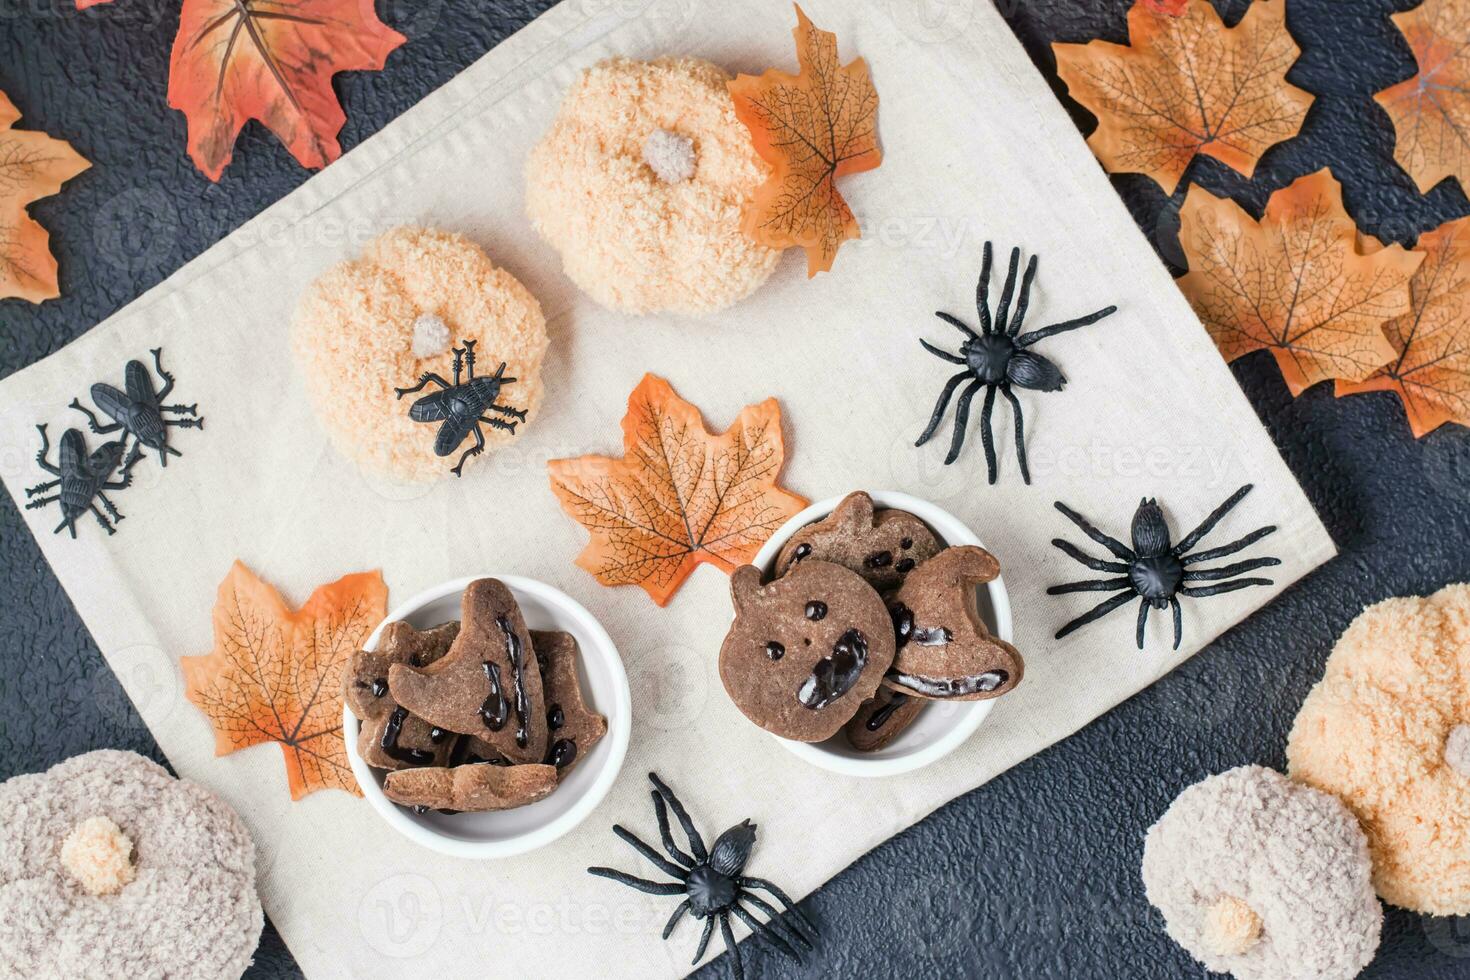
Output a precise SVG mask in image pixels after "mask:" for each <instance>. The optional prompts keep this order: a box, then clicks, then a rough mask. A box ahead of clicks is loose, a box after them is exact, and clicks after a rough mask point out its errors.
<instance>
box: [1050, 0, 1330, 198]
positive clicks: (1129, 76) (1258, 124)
mask: <svg viewBox="0 0 1470 980" xmlns="http://www.w3.org/2000/svg"><path fill="white" fill-rule="evenodd" d="M1172 8H1173V9H1164V10H1160V9H1156V5H1155V4H1150V3H1148V2H1146V0H1137V2H1135V3H1134V5H1133V7H1132V9H1131V10H1129V11H1128V38H1129V42H1130V43H1129V44H1127V45H1124V44H1112V43H1110V42H1107V41H1091V42H1089V43H1087V44H1053V45H1052V51H1053V52H1055V53H1056V58H1057V74H1058V75H1060V76H1061V78H1062V81H1064V82H1066V83H1067V90H1068V91H1069V92H1070V93H1071V95H1072V98H1074V99H1076V100H1077V101H1078V102H1080V103H1082V104H1083V105H1084V106H1086V107H1087V108H1088V109H1090V110H1091V111H1092V112H1093V114H1094V115H1096V116H1097V129H1096V130H1095V131H1094V132H1093V134H1092V135H1091V136H1089V137H1088V139H1087V145H1088V146H1090V147H1092V152H1093V153H1094V154H1096V155H1097V158H1098V159H1099V160H1101V161H1102V164H1103V166H1104V167H1105V168H1107V170H1108V171H1110V172H1113V173H1116V172H1119V171H1128V172H1134V173H1142V174H1147V175H1148V176H1149V177H1152V178H1153V179H1154V180H1156V181H1158V182H1159V183H1160V184H1161V185H1163V188H1164V192H1165V193H1167V194H1173V193H1174V189H1175V188H1176V187H1178V186H1179V180H1180V178H1182V177H1183V176H1184V170H1185V168H1186V167H1188V166H1189V161H1190V160H1192V159H1194V157H1195V155H1196V154H1204V155H1205V156H1211V157H1214V158H1215V159H1216V160H1219V161H1220V162H1221V163H1223V164H1225V165H1226V166H1227V167H1233V168H1234V169H1236V170H1238V171H1240V172H1241V173H1243V174H1245V175H1246V176H1247V177H1249V176H1250V175H1251V174H1252V173H1253V172H1254V171H1255V169H1256V164H1257V163H1258V162H1259V161H1260V159H1261V154H1263V153H1265V152H1266V150H1267V149H1268V148H1269V147H1271V146H1272V145H1273V144H1276V143H1279V142H1281V141H1282V140H1284V139H1289V138H1290V137H1292V136H1295V135H1296V133H1297V131H1298V130H1300V129H1301V125H1302V119H1303V118H1305V116H1306V114H1307V107H1308V106H1309V105H1311V104H1312V96H1311V94H1309V93H1307V92H1304V91H1302V90H1301V89H1299V88H1297V87H1296V86H1294V85H1289V84H1287V82H1286V72H1287V70H1288V69H1289V68H1291V66H1292V63H1293V62H1295V61H1296V59H1297V56H1298V55H1300V54H1301V49H1300V48H1298V47H1297V46H1296V42H1295V41H1293V40H1292V39H1291V35H1290V34H1288V33H1287V32H1286V11H1285V4H1284V3H1282V2H1268V0H1258V2H1256V3H1252V4H1251V5H1250V7H1249V8H1247V10H1246V12H1245V16H1243V17H1241V19H1240V22H1239V23H1238V24H1236V25H1235V26H1234V27H1230V28H1227V27H1226V26H1225V22H1224V21H1222V20H1221V19H1220V15H1219V14H1217V13H1216V12H1215V8H1214V7H1213V6H1211V4H1210V2H1209V0H1188V2H1187V3H1176V4H1173V5H1172Z"/></svg>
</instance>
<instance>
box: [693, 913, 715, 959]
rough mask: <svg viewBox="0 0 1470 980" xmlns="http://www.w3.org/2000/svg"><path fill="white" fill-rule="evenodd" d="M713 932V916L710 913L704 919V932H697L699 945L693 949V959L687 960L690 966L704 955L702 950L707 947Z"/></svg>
mask: <svg viewBox="0 0 1470 980" xmlns="http://www.w3.org/2000/svg"><path fill="white" fill-rule="evenodd" d="M714 932H715V917H714V916H712V915H711V916H708V917H706V918H705V920H704V932H701V933H700V934H699V946H698V947H696V948H695V950H694V959H692V960H690V961H689V965H690V966H693V965H694V964H695V963H698V962H699V961H700V960H701V959H702V958H703V957H704V951H705V950H706V949H708V948H709V937H710V936H712V935H714Z"/></svg>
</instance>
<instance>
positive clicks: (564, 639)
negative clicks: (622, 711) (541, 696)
mask: <svg viewBox="0 0 1470 980" xmlns="http://www.w3.org/2000/svg"><path fill="white" fill-rule="evenodd" d="M531 644H532V645H533V646H534V647H535V648H536V659H537V660H538V661H540V666H541V682H542V685H543V687H544V688H545V690H546V727H547V729H548V731H549V733H550V734H549V735H548V739H549V741H550V743H551V744H550V747H549V748H548V749H547V750H546V760H545V761H546V762H547V763H548V764H549V765H553V766H555V767H556V771H557V776H558V778H564V777H565V776H566V774H567V773H568V772H570V771H571V769H572V767H573V766H574V765H576V764H577V762H578V761H579V760H580V759H581V758H582V757H583V756H585V755H586V754H587V753H588V752H591V751H592V746H594V745H596V744H597V742H598V740H599V739H601V738H602V736H604V735H606V734H607V719H606V718H604V717H602V715H599V714H598V713H597V712H595V711H593V710H592V709H591V708H589V707H587V702H586V700H585V699H584V698H583V697H582V682H581V679H580V678H578V676H577V641H576V639H574V638H573V636H572V634H570V633H562V632H560V631H554V630H532V631H531Z"/></svg>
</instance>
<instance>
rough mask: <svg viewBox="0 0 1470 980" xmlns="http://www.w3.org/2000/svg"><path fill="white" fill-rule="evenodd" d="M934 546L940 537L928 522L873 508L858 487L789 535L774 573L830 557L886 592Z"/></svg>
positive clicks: (903, 514) (936, 547)
mask: <svg viewBox="0 0 1470 980" xmlns="http://www.w3.org/2000/svg"><path fill="white" fill-rule="evenodd" d="M938 551H939V542H938V540H936V539H935V537H934V532H933V531H931V530H929V526H928V525H927V524H925V523H924V522H923V521H921V520H919V519H918V518H917V517H915V516H914V515H913V514H910V513H909V512H908V511H906V510H895V509H891V508H890V509H887V510H880V511H874V509H873V498H872V497H870V496H868V495H867V494H866V493H864V492H863V491H861V490H858V491H856V492H855V493H850V494H848V495H847V496H846V497H843V498H842V500H841V501H840V502H839V503H838V504H837V506H836V508H834V509H833V511H832V513H831V514H829V515H827V516H826V517H825V518H823V519H822V520H820V521H817V522H816V523H815V524H808V525H807V526H806V527H804V528H802V529H801V530H800V531H797V532H796V533H795V534H793V535H792V536H791V539H790V540H789V541H787V542H786V544H785V545H784V546H783V547H782V548H781V552H780V554H778V555H777V556H776V577H777V578H779V577H781V576H782V575H785V574H786V573H787V572H788V571H790V570H791V566H793V565H795V564H797V563H798V562H802V561H807V560H816V561H830V562H833V563H835V564H838V565H841V566H843V567H844V568H848V569H851V570H852V571H854V572H857V573H858V574H859V575H861V576H862V577H863V578H865V579H867V580H868V581H869V582H870V583H872V585H873V588H875V589H877V590H878V591H879V592H887V591H889V590H890V589H896V588H898V586H899V585H901V584H902V583H903V580H904V578H905V577H906V576H907V575H908V573H909V572H911V571H913V569H914V568H915V567H917V566H918V565H919V564H920V563H922V562H923V561H925V560H926V559H928V558H929V557H930V556H931V555H933V554H935V553H936V552H938Z"/></svg>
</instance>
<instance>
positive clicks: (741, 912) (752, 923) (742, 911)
mask: <svg viewBox="0 0 1470 980" xmlns="http://www.w3.org/2000/svg"><path fill="white" fill-rule="evenodd" d="M730 911H731V912H734V913H735V917H736V918H738V919H739V920H740V921H741V922H744V923H745V925H746V926H747V927H748V928H749V929H750V931H751V932H752V933H755V934H757V935H760V936H762V937H764V938H765V940H766V942H768V943H770V944H771V945H772V946H774V947H776V949H777V950H779V951H780V952H782V953H785V954H786V955H787V956H789V957H791V958H792V959H793V960H795V961H796V962H798V963H800V962H802V959H801V954H800V953H799V952H797V951H796V947H795V946H793V945H791V944H790V943H788V942H787V941H786V938H785V937H784V936H782V935H781V934H780V933H779V932H776V931H775V930H774V929H772V928H771V927H770V926H768V925H766V924H765V923H764V922H762V921H761V920H760V919H757V918H756V917H755V916H753V915H751V914H750V912H749V911H748V910H747V909H746V908H745V906H743V905H741V904H740V903H739V902H738V901H737V902H736V903H735V904H734V905H731V906H730Z"/></svg>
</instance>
